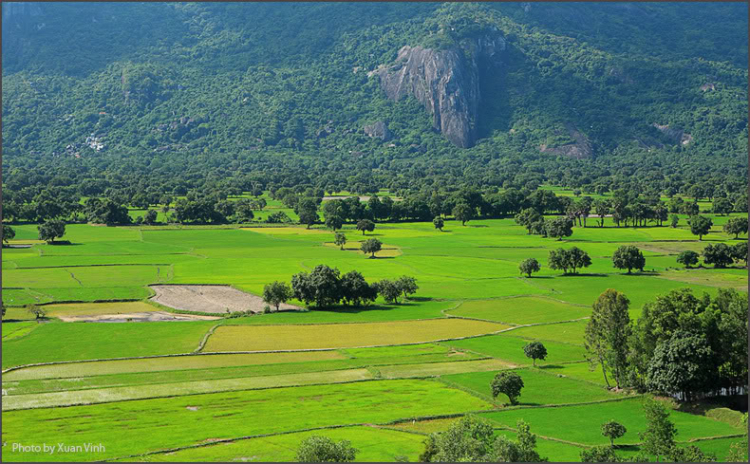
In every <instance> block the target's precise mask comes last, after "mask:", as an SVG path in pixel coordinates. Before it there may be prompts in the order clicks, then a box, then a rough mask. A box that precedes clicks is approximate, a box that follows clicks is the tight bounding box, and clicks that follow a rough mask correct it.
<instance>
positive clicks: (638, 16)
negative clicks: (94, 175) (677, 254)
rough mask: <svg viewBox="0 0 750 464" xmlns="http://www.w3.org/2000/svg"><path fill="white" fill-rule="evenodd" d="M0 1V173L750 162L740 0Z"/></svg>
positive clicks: (744, 37)
mask: <svg viewBox="0 0 750 464" xmlns="http://www.w3.org/2000/svg"><path fill="white" fill-rule="evenodd" d="M2 12H3V22H2V25H3V30H2V39H3V45H2V47H3V56H2V60H3V61H2V64H3V122H4V124H3V148H4V152H5V155H6V156H5V157H4V159H3V165H4V169H5V172H8V170H12V169H14V168H21V167H24V166H26V164H27V163H28V162H29V161H30V160H33V163H34V165H35V166H55V165H58V166H59V165H61V164H63V165H65V166H66V167H70V169H71V170H73V171H76V172H80V171H82V170H92V169H98V170H108V169H114V168H110V166H114V165H116V164H117V163H121V162H122V160H124V159H128V160H130V162H136V160H137V162H136V164H137V165H138V168H137V169H139V170H141V169H142V170H143V171H144V172H149V171H150V172H155V171H158V170H159V169H161V168H163V167H164V166H165V165H166V164H169V165H173V164H174V163H177V164H178V165H179V163H182V162H183V161H184V160H190V163H192V164H194V165H196V166H197V165H201V166H204V167H205V166H211V165H212V164H213V163H216V162H219V161H218V160H225V159H226V156H229V157H235V159H239V160H249V159H251V158H252V159H255V158H253V157H255V156H256V155H263V156H267V157H273V156H276V155H283V156H284V157H285V158H288V159H292V158H295V157H300V156H301V157H308V158H312V159H327V160H343V161H345V160H348V159H352V158H353V157H354V158H356V159H358V160H361V159H364V160H368V161H367V163H369V164H365V166H369V167H370V169H374V168H378V169H384V170H387V169H389V165H388V164H387V163H385V160H414V161H417V160H420V159H424V158H425V157H434V158H436V159H440V160H467V159H471V158H472V157H475V156H491V157H497V156H500V157H514V156H521V157H522V158H523V159H526V160H530V161H532V160H538V159H542V160H544V159H545V158H552V159H558V158H560V159H574V160H580V162H581V163H594V160H597V162H599V163H605V164H606V163H610V162H611V163H620V162H621V161H622V160H623V159H642V158H643V157H646V158H648V157H658V156H678V157H687V158H690V159H693V160H695V159H706V158H707V157H711V158H712V159H716V160H719V161H716V162H715V163H713V164H714V167H717V166H727V163H729V164H730V165H731V166H732V167H733V169H734V168H736V166H737V165H738V164H739V165H744V166H746V164H747V159H746V155H747V137H748V133H747V82H748V81H747V77H748V76H747V63H748V60H747V56H748V54H747V46H748V36H747V26H748V24H747V5H746V4H744V3H724V4H721V3H488V4H476V3H468V4H434V3H426V4H425V3H412V4H406V3H299V4H294V3H128V4H117V3H100V4H97V3H3V10H2ZM237 157H239V158H237ZM176 160H183V161H176ZM608 160H610V161H608ZM222 162H223V161H222ZM446 162H453V161H446ZM542 162H544V161H542ZM565 162H567V161H560V163H565ZM384 163H385V164H384ZM243 169H245V170H247V169H251V168H243ZM461 169H463V170H465V166H464V167H463V168H461ZM76 175H78V174H71V176H76Z"/></svg>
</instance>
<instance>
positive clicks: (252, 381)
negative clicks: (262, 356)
mask: <svg viewBox="0 0 750 464" xmlns="http://www.w3.org/2000/svg"><path fill="white" fill-rule="evenodd" d="M372 378H373V376H372V374H371V373H370V372H369V371H368V370H367V369H348V370H338V371H327V372H311V373H303V374H287V375H268V376H260V377H248V378H240V379H221V380H204V381H194V382H179V383H165V384H157V385H149V386H148V388H143V387H142V386H128V387H111V388H100V389H87V390H72V391H62V392H51V393H37V394H32V395H8V396H5V398H3V402H2V408H3V411H13V410H16V409H29V408H50V407H60V406H73V405H87V404H97V403H112V402H118V401H128V400H137V399H146V398H166V397H173V396H183V395H195V394H199V393H216V392H227V391H236V390H256V389H263V388H279V387H296V386H301V385H319V384H330V383H344V382H356V381H359V380H370V379H372Z"/></svg>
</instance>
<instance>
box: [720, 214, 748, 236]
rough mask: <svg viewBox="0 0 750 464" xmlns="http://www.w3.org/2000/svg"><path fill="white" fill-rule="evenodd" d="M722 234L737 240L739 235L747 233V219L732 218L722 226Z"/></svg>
mask: <svg viewBox="0 0 750 464" xmlns="http://www.w3.org/2000/svg"><path fill="white" fill-rule="evenodd" d="M724 232H726V233H727V234H733V235H734V238H735V239H736V238H739V236H740V234H742V235H745V234H746V233H747V218H732V219H730V220H728V221H727V222H726V224H724Z"/></svg>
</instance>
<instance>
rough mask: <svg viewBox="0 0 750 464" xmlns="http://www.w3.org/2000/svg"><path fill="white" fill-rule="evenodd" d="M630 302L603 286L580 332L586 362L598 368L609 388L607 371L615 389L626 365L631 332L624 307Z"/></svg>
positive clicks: (618, 385)
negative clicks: (603, 288)
mask: <svg viewBox="0 0 750 464" xmlns="http://www.w3.org/2000/svg"><path fill="white" fill-rule="evenodd" d="M629 305H630V301H629V300H628V298H627V297H626V296H625V295H624V294H623V293H620V292H618V291H617V290H613V289H611V288H610V289H607V290H605V291H604V293H602V294H601V295H599V298H597V300H596V302H595V303H594V306H593V311H592V313H591V318H590V319H589V321H588V323H587V325H586V329H585V335H584V347H585V348H586V351H587V353H588V359H589V362H591V363H592V364H594V363H598V364H599V365H600V366H601V367H602V373H603V374H604V382H605V383H606V384H607V387H609V386H610V385H609V379H608V378H607V370H609V369H611V371H612V376H613V377H614V379H615V383H616V386H617V388H620V386H621V384H622V383H623V382H624V381H625V375H626V370H627V366H628V347H629V345H628V343H629V338H630V335H631V333H632V328H631V326H630V314H629V313H628V306H629Z"/></svg>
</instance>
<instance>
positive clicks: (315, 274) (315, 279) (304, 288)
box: [263, 264, 419, 310]
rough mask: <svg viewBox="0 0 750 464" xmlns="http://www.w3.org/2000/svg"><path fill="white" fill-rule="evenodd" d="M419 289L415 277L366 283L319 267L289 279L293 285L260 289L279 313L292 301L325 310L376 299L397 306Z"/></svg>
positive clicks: (356, 274) (356, 275)
mask: <svg viewBox="0 0 750 464" xmlns="http://www.w3.org/2000/svg"><path fill="white" fill-rule="evenodd" d="M418 289H419V286H418V285H417V281H416V279H415V278H414V277H409V276H402V277H400V278H398V279H397V280H387V279H384V280H381V281H380V282H375V283H372V284H370V283H368V282H367V281H366V280H365V278H364V277H363V276H362V274H361V273H359V272H358V271H350V272H347V273H346V274H343V275H342V274H341V272H340V271H339V270H338V269H337V268H331V267H328V266H326V265H322V264H321V265H318V266H316V267H315V269H313V271H312V272H309V273H308V272H300V273H298V274H295V275H293V276H292V284H291V286H289V285H288V284H286V283H285V282H278V281H277V282H273V283H271V284H268V285H266V286H265V288H264V289H263V299H264V300H265V301H266V302H267V303H269V304H272V305H274V306H275V307H276V310H278V309H279V306H280V305H281V303H284V302H286V301H288V300H290V299H292V298H294V299H297V300H300V301H303V302H305V304H307V305H314V306H315V307H317V308H328V307H331V306H336V305H339V304H341V303H343V304H344V305H346V306H348V305H352V306H355V307H357V306H362V305H367V304H370V303H372V302H374V301H375V300H376V299H377V297H378V295H380V296H382V297H383V299H385V301H387V302H388V303H398V302H399V298H402V297H403V298H408V297H409V295H413V294H414V293H416V291H417V290H418Z"/></svg>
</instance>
